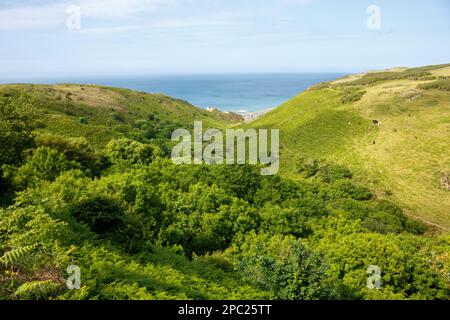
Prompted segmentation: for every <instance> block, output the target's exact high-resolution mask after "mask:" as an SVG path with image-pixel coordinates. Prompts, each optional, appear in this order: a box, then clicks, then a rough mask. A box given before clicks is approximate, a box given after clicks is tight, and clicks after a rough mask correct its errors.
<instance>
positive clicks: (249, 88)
mask: <svg viewBox="0 0 450 320" xmlns="http://www.w3.org/2000/svg"><path fill="white" fill-rule="evenodd" d="M344 75H345V73H254V74H192V75H188V74H183V75H150V76H101V77H100V76H99V77H93V76H89V77H66V78H62V77H61V78H40V79H31V80H29V81H28V80H27V81H23V79H20V81H17V80H14V81H8V82H9V83H12V82H14V83H18V82H20V83H21V82H27V83H35V84H57V83H76V84H96V85H104V86H111V87H120V88H127V89H131V90H137V91H144V92H147V93H162V94H165V95H168V96H171V97H173V98H177V99H182V100H186V101H188V102H189V103H191V104H193V105H195V106H198V107H201V108H217V109H219V110H221V111H231V112H238V113H247V112H258V111H263V110H266V109H270V108H275V107H278V106H279V105H281V104H282V103H284V102H286V101H287V100H289V99H291V98H292V97H294V96H296V95H298V94H299V93H301V92H303V91H304V90H306V89H307V88H309V87H310V86H312V85H314V84H317V83H320V82H323V81H330V80H333V79H336V78H339V77H342V76H344ZM2 83H7V82H5V81H2Z"/></svg>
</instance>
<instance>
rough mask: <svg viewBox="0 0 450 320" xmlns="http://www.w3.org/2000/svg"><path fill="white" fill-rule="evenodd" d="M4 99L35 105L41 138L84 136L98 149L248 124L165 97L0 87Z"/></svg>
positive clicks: (79, 88)
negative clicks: (201, 126) (179, 131)
mask: <svg viewBox="0 0 450 320" xmlns="http://www.w3.org/2000/svg"><path fill="white" fill-rule="evenodd" d="M0 97H11V98H12V99H13V98H17V97H21V98H22V99H23V100H24V101H26V103H28V104H30V105H32V108H33V109H34V111H35V112H36V115H35V116H36V119H37V120H38V128H37V131H38V132H41V133H45V132H47V133H53V134H59V135H62V136H72V137H80V136H84V137H87V138H88V140H89V142H90V143H91V144H93V145H94V146H95V147H103V146H104V145H105V144H106V143H107V142H108V141H109V140H111V138H117V137H122V136H128V137H132V138H137V139H154V138H161V139H164V138H169V137H170V135H171V133H172V131H173V129H174V128H178V127H189V128H190V127H192V126H193V122H194V120H198V121H200V120H202V121H203V122H204V123H205V125H208V126H211V127H214V128H223V127H225V126H227V125H229V124H232V123H236V122H239V121H242V118H241V116H239V115H237V114H233V113H222V112H218V111H213V112H210V111H207V110H204V109H201V108H197V107H194V106H192V105H191V104H189V103H188V102H186V101H183V100H178V99H174V98H170V97H167V96H165V95H162V94H148V93H144V92H136V91H132V90H127V89H120V88H111V87H103V86H95V85H74V84H70V85H69V84H61V85H32V84H17V85H0Z"/></svg>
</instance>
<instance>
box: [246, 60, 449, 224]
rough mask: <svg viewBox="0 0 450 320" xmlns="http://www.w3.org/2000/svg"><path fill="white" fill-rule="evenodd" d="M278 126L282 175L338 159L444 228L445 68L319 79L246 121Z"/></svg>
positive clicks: (358, 177) (378, 191) (446, 193)
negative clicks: (282, 102)
mask: <svg viewBox="0 0 450 320" xmlns="http://www.w3.org/2000/svg"><path fill="white" fill-rule="evenodd" d="M247 126H249V127H256V128H261V127H264V128H278V129H280V134H281V144H282V151H281V172H282V174H284V175H286V176H290V177H293V178H297V179H300V178H301V174H300V173H299V172H298V169H299V166H302V165H303V163H304V162H305V161H306V162H308V161H309V162H311V161H313V160H322V161H326V162H330V163H335V164H344V165H346V166H347V167H349V168H350V169H351V170H352V171H353V172H354V174H355V179H356V180H357V181H358V182H360V183H361V184H363V185H366V186H369V187H370V188H371V189H372V190H374V191H375V192H376V194H377V196H378V198H387V199H391V200H394V201H395V202H397V203H400V204H401V205H402V206H403V207H404V208H405V209H406V211H407V213H408V214H409V215H410V216H411V217H414V218H416V219H419V220H422V221H423V222H426V223H428V224H430V225H434V226H436V227H437V228H439V229H443V230H449V229H450V191H449V189H448V181H449V179H450V178H449V176H450V65H438V66H427V67H422V68H413V69H407V68H398V69H392V70H387V71H383V72H371V73H367V74H358V75H351V76H347V77H344V78H342V79H338V80H336V81H332V82H328V83H322V84H319V85H316V86H314V87H312V88H310V89H309V90H308V91H306V92H304V93H302V94H300V95H299V96H297V97H295V98H293V99H291V100H290V101H288V102H286V103H285V104H283V105H282V106H280V107H279V108H277V109H275V110H274V111H272V112H270V113H268V114H266V115H265V116H263V117H262V118H260V119H258V120H256V121H254V122H252V123H250V124H248V125H247Z"/></svg>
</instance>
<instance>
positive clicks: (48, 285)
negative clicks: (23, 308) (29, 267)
mask: <svg viewBox="0 0 450 320" xmlns="http://www.w3.org/2000/svg"><path fill="white" fill-rule="evenodd" d="M59 287H60V284H58V283H56V282H54V281H52V280H45V281H30V282H26V283H24V284H22V285H21V286H20V287H19V288H17V290H16V291H15V292H14V294H13V297H15V298H18V299H25V300H41V299H46V298H48V297H49V296H50V295H52V294H53V293H55V292H56V291H57V290H58V289H59Z"/></svg>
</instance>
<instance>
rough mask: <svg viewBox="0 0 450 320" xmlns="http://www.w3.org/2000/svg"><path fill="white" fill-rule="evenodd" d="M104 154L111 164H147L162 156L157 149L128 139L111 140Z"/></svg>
mask: <svg viewBox="0 0 450 320" xmlns="http://www.w3.org/2000/svg"><path fill="white" fill-rule="evenodd" d="M105 153H106V155H107V156H108V158H109V159H110V161H111V162H112V163H113V164H119V163H123V162H127V163H130V164H149V163H151V162H152V161H153V160H154V159H156V158H157V157H160V156H162V152H161V149H160V148H159V147H157V146H154V145H150V144H143V143H140V142H137V141H134V140H130V139H116V140H111V141H110V142H109V143H108V144H107V146H106V148H105Z"/></svg>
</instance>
